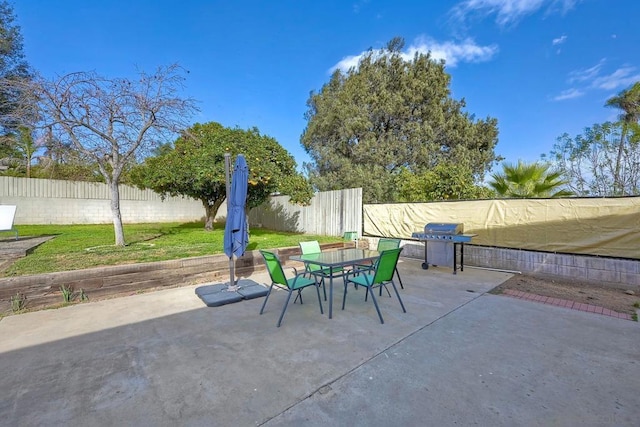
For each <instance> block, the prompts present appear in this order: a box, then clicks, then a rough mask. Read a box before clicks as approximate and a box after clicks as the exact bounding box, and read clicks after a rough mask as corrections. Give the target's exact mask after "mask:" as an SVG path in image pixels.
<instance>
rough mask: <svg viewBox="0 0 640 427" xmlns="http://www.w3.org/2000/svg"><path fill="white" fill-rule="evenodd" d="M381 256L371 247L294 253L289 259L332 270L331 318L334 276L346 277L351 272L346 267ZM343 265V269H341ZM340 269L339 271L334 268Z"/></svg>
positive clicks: (330, 277)
mask: <svg viewBox="0 0 640 427" xmlns="http://www.w3.org/2000/svg"><path fill="white" fill-rule="evenodd" d="M379 257H380V252H378V251H372V250H369V249H353V248H351V249H340V250H337V251H326V252H319V253H315V254H305V255H292V256H290V257H289V259H291V260H294V261H300V262H303V263H305V265H306V264H314V265H318V266H320V267H322V268H323V269H326V270H327V271H329V272H331V273H330V274H328V276H329V319H331V316H332V312H333V311H332V310H333V278H334V277H344V276H345V275H347V274H348V273H349V272H348V271H344V267H348V266H355V265H357V264H363V263H365V262H367V261H374V260H376V259H378V258H379ZM340 267H342V269H339V268H340ZM337 269H339V270H338V271H337V272H336V271H334V270H337Z"/></svg>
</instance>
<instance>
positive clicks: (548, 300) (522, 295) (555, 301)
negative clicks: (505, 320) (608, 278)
mask: <svg viewBox="0 0 640 427" xmlns="http://www.w3.org/2000/svg"><path fill="white" fill-rule="evenodd" d="M503 294H504V295H507V296H510V297H514V298H518V299H524V300H527V301H535V302H541V303H543V304H551V305H555V306H558V307H566V308H570V309H572V310H580V311H586V312H589V313H596V314H603V315H605V316H611V317H616V318H618V319H625V320H633V317H632V316H631V315H630V314H627V313H618V312H617V311H613V310H609V309H608V308H604V307H600V306H597V305H591V304H584V303H581V302H574V301H569V300H566V299H560V298H553V297H545V296H542V295H536V294H530V293H527V292H522V291H514V290H511V289H506V290H505V291H504V292H503Z"/></svg>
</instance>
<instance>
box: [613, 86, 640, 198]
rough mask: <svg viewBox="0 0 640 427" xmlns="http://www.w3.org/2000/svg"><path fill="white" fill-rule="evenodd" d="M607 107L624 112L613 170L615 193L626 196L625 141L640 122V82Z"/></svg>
mask: <svg viewBox="0 0 640 427" xmlns="http://www.w3.org/2000/svg"><path fill="white" fill-rule="evenodd" d="M605 106H606V107H614V108H618V109H620V110H622V113H621V114H620V124H621V127H622V132H620V141H619V142H618V147H617V148H618V149H617V153H616V158H615V166H614V169H613V192H614V194H616V195H619V194H625V188H624V184H623V180H622V176H621V170H622V167H623V165H622V160H623V159H622V158H623V154H624V151H625V147H626V146H627V144H626V142H625V140H626V138H627V135H628V134H629V131H630V130H631V129H632V128H633V127H635V128H637V125H638V120H640V82H636V83H635V84H634V85H633V86H631V87H630V88H629V89H626V90H623V91H622V92H620V93H619V94H618V95H616V96H614V97H611V98H609V99H608V100H607V102H606V103H605Z"/></svg>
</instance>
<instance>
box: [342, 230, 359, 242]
mask: <svg viewBox="0 0 640 427" xmlns="http://www.w3.org/2000/svg"><path fill="white" fill-rule="evenodd" d="M342 239H343V240H347V241H349V242H351V241H353V240H357V239H358V232H357V231H345V232H344V234H343V235H342Z"/></svg>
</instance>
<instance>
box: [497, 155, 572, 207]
mask: <svg viewBox="0 0 640 427" xmlns="http://www.w3.org/2000/svg"><path fill="white" fill-rule="evenodd" d="M550 168H551V165H550V164H548V163H539V162H534V163H525V162H523V161H521V160H519V161H518V164H517V165H513V164H509V163H503V164H502V169H503V171H502V173H495V174H491V177H492V178H493V181H491V182H489V186H490V187H491V188H493V189H494V190H495V191H496V193H498V195H500V196H503V197H511V198H521V199H530V198H541V197H544V198H547V197H553V198H555V197H566V196H573V195H574V193H573V192H571V191H569V190H565V189H563V188H561V187H562V186H564V185H566V184H568V183H569V181H567V180H564V179H563V178H562V173H561V172H559V171H556V170H550Z"/></svg>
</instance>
